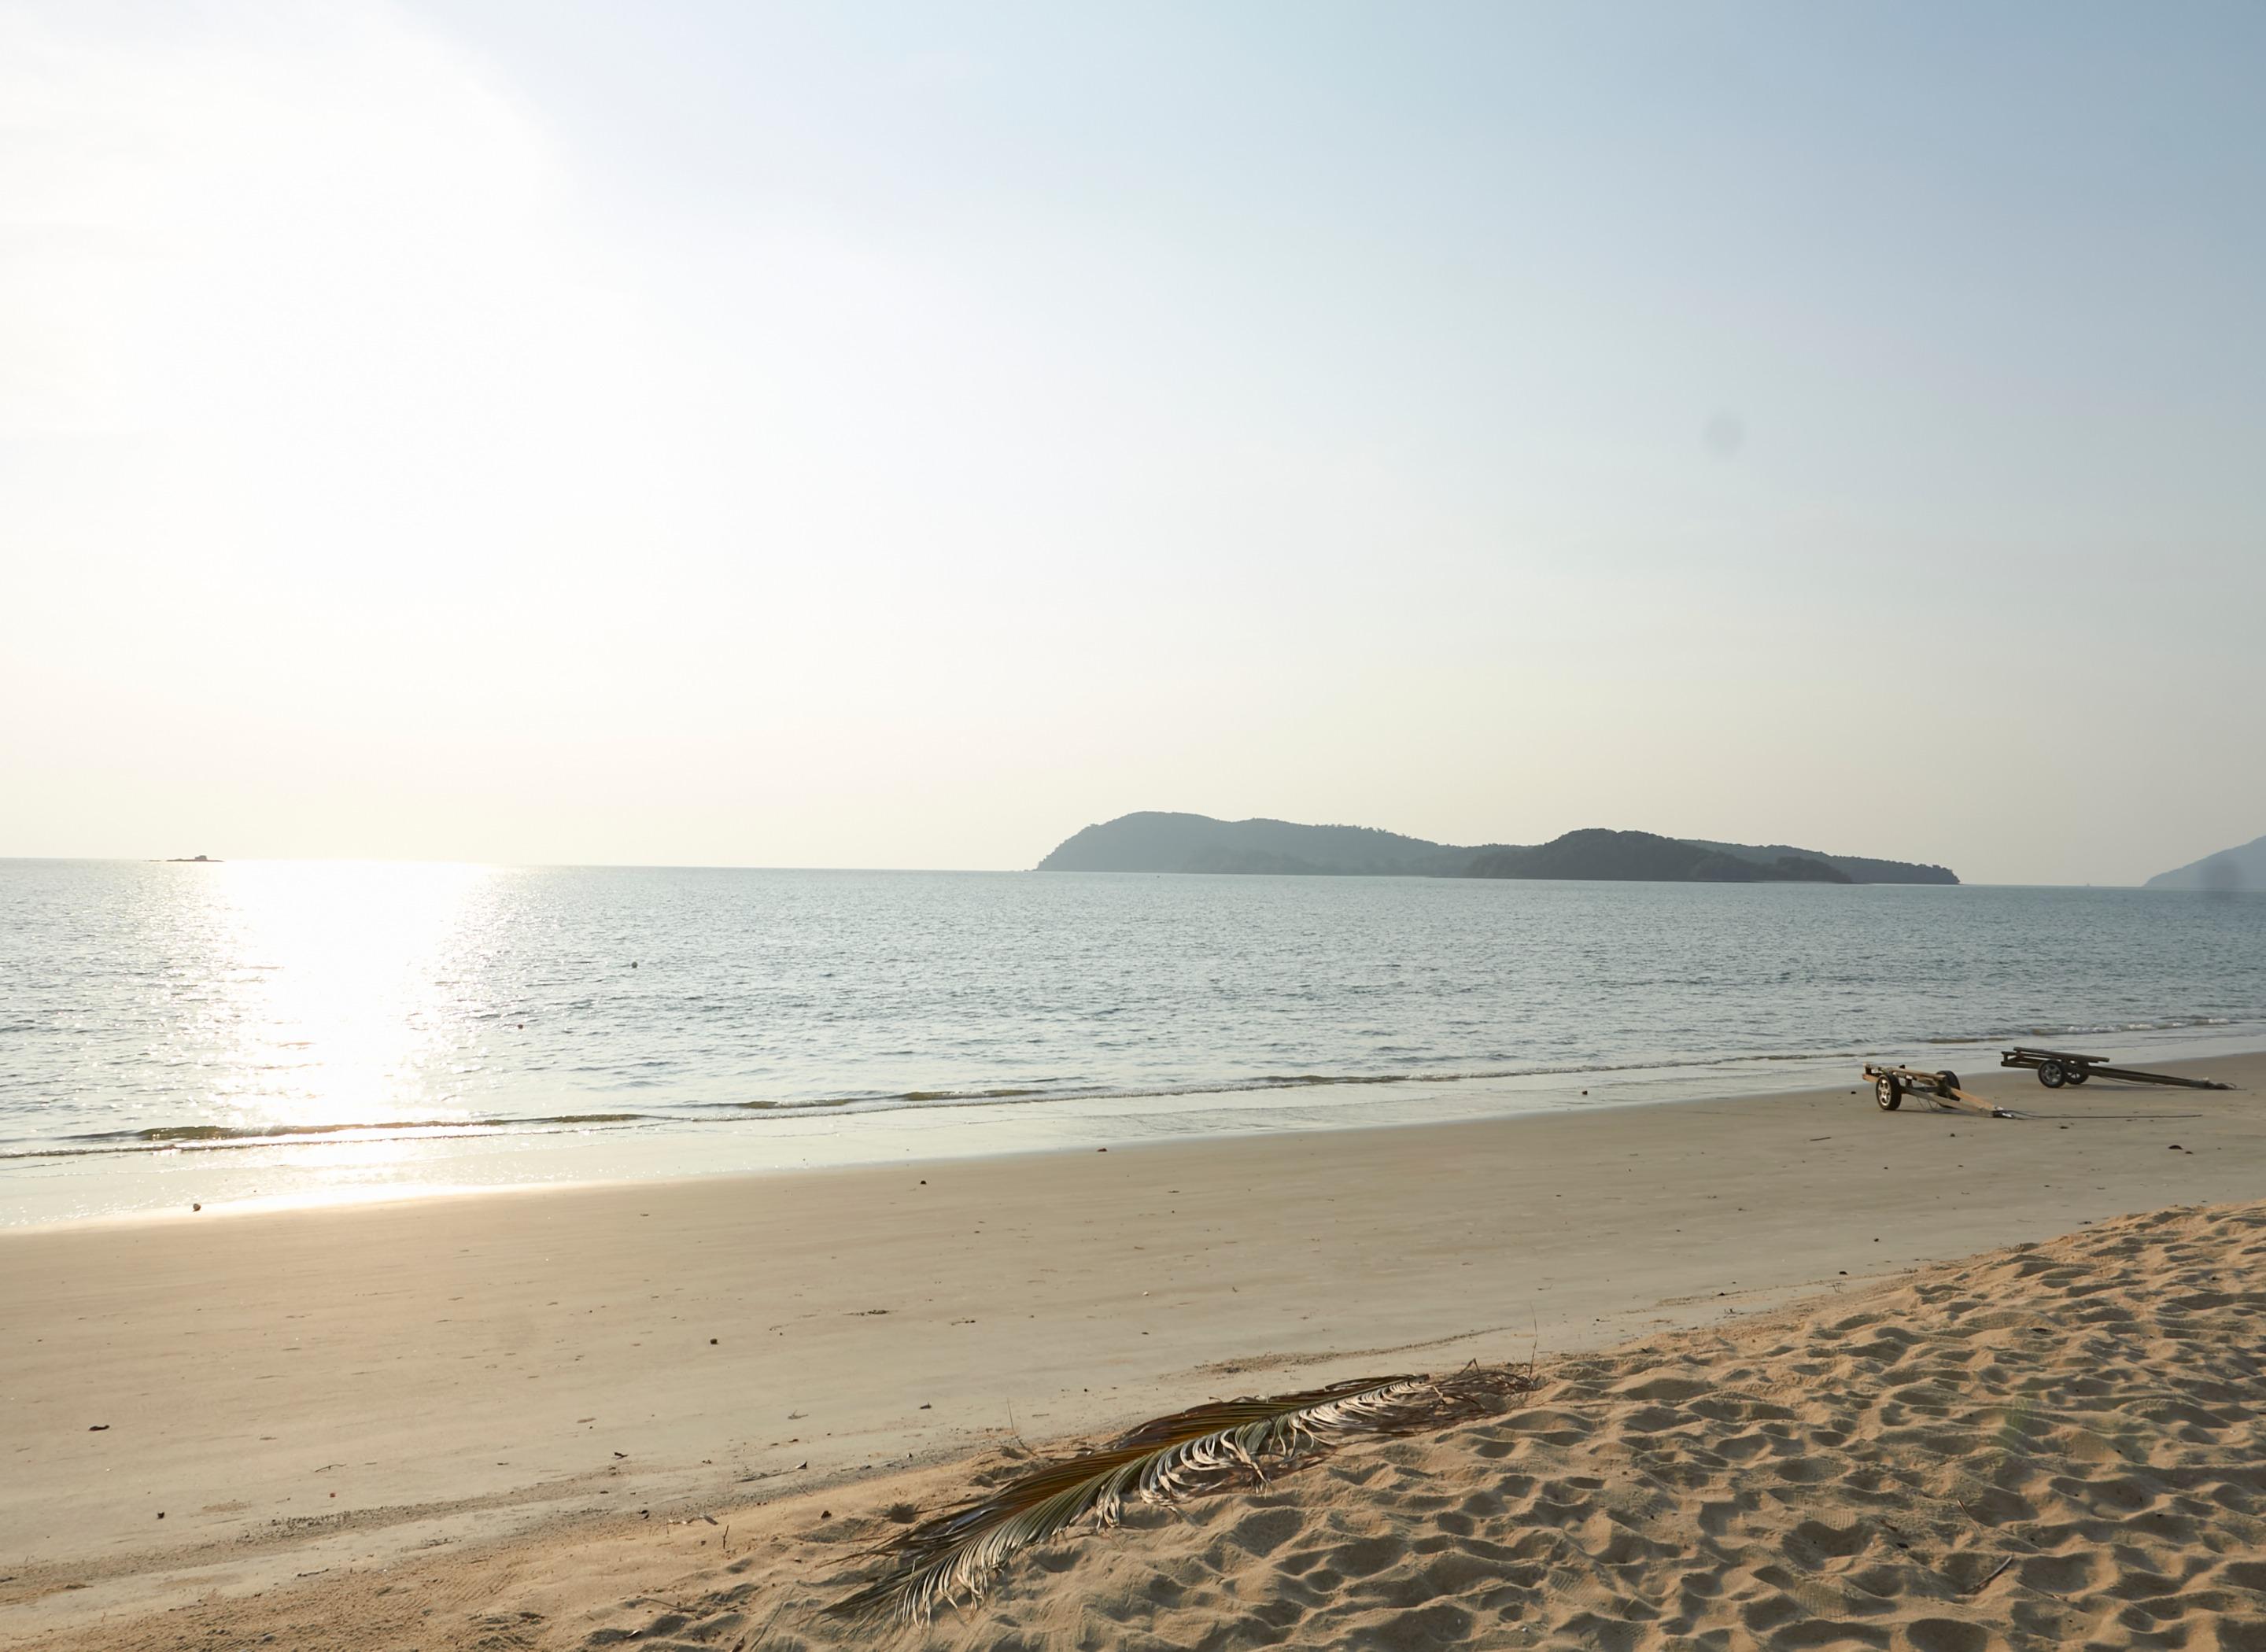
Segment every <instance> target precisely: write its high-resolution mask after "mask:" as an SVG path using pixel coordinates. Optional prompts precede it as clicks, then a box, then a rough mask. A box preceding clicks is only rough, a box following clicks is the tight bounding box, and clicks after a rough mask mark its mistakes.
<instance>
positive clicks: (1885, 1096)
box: [1865, 1061, 2022, 1119]
mask: <svg viewBox="0 0 2266 1652" xmlns="http://www.w3.org/2000/svg"><path fill="white" fill-rule="evenodd" d="M1865 1077H1867V1078H1870V1079H1871V1080H1872V1081H1873V1099H1874V1100H1875V1101H1878V1102H1879V1103H1880V1104H1881V1111H1882V1112H1883V1113H1893V1112H1895V1111H1896V1110H1897V1108H1898V1107H1902V1106H1903V1105H1904V1098H1905V1097H1906V1096H1908V1095H1917V1096H1925V1097H1926V1099H1927V1100H1930V1101H1933V1102H1934V1103H1935V1105H1936V1106H1937V1107H1938V1108H1940V1109H1941V1110H1942V1111H1944V1112H1947V1113H1961V1112H1969V1111H1972V1112H1976V1113H1981V1114H1985V1115H1988V1116H1989V1117H1992V1118H1994V1119H2018V1118H2020V1117H2021V1116H2022V1115H2021V1114H2019V1113H2010V1112H2008V1111H2007V1109H2006V1108H2005V1107H2000V1106H1999V1105H1998V1104H1997V1103H1995V1102H1991V1101H1985V1100H1984V1099H1983V1098H1982V1097H1981V1096H1979V1095H1970V1094H1968V1093H1967V1092H1966V1091H1964V1090H1963V1089H1961V1088H1960V1087H1959V1075H1958V1074H1957V1073H1955V1072H1922V1071H1920V1070H1919V1068H1917V1067H1883V1066H1882V1065H1881V1064H1878V1063H1877V1062H1870V1061H1868V1062H1867V1063H1866V1064H1865ZM1962 1104H1964V1105H1962Z"/></svg>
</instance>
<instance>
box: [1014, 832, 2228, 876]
mask: <svg viewBox="0 0 2266 1652" xmlns="http://www.w3.org/2000/svg"><path fill="white" fill-rule="evenodd" d="M1134 818H1136V817H1135V816H1133V815H1127V816H1126V819H1128V820H1132V819H1134ZM1076 841H1077V839H1075V838H1073V839H1071V842H1073V843H1074V842H1076ZM1067 847H1069V844H1064V848H1067ZM1056 852H1057V853H1059V852H1060V851H1056ZM2140 887H2141V888H2144V889H2207V890H2209V891H2210V892H2211V893H2212V894H2214V895H2233V894H2236V893H2238V892H2240V891H2241V890H2244V889H2266V837H2257V838H2253V839H2252V840H2251V841H2250V842H2248V843H2247V844H2240V845H2238V846H2237V847H2235V848H2233V849H2222V850H2220V851H2219V852H2218V853H2217V854H2215V855H2205V856H2204V858H2203V859H2200V860H2195V861H2190V862H2189V864H2187V865H2186V866H2178V867H2175V868H2174V869H2173V870H2172V871H2169V872H2159V873H2158V874H2156V875H2155V876H2154V877H2153V878H2151V879H2149V880H2148V881H2146V882H2145V883H2144V884H2142V885H2141V886H2140Z"/></svg>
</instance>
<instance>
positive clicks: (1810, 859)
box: [1038, 810, 1959, 883]
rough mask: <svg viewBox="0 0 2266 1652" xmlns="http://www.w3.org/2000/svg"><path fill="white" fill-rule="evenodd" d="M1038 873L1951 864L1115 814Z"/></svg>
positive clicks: (1607, 871)
mask: <svg viewBox="0 0 2266 1652" xmlns="http://www.w3.org/2000/svg"><path fill="white" fill-rule="evenodd" d="M1038 869H1039V870H1040V871H1041V872H1244V873H1252V872H1258V873H1280V874H1301V875H1306V876H1315V877H1417V878H1569V879H1570V878H1588V879H1597V880H1599V881H1612V882H1645V883H1956V882H1958V881H1959V879H1958V876H1957V874H1955V873H1953V872H1952V871H1951V869H1950V868H1949V867H1948V866H1921V865H1917V864H1915V863H1913V862H1911V861H1907V860H1878V859H1873V858H1871V857H1870V856H1866V855H1829V854H1826V853H1824V852H1822V851H1819V850H1816V849H1796V848H1793V847H1791V846H1790V845H1788V844H1719V843H1708V842H1703V841H1698V840H1694V839H1689V838H1682V837H1660V836H1658V835H1656V834H1655V833H1652V832H1638V831H1609V830H1604V829H1602V828H1597V827H1591V828H1589V829H1587V830H1582V831H1570V832H1568V833H1567V834H1566V835H1565V836H1563V837H1553V838H1552V839H1551V840H1550V841H1549V842H1548V843H1546V844H1532V845H1522V844H1478V845H1476V846H1473V847H1469V848H1464V847H1458V846H1457V845H1455V844H1436V843H1428V842H1427V841H1425V840H1424V839H1423V838H1422V837H1402V836H1401V835H1400V833H1398V832H1388V831H1379V830H1377V829H1376V828H1375V827H1372V826H1301V825H1298V824H1297V823H1295V822H1290V821H1281V820H1237V821H1226V820H1214V819H1212V818H1211V817H1210V815H1173V814H1163V813H1159V812H1156V811H1153V810H1152V811H1144V812H1143V813H1141V814H1137V815H1119V816H1118V817H1117V818H1116V819H1115V820H1113V821H1106V822H1103V823H1102V824H1100V825H1099V826H1089V827H1087V828H1086V829H1085V830H1084V831H1081V832H1078V833H1077V834H1075V835H1073V836H1072V837H1070V838H1068V839H1066V840H1065V841H1064V843H1063V844H1061V845H1060V846H1059V847H1058V848H1056V850H1055V851H1054V852H1053V853H1051V854H1049V856H1048V857H1047V858H1046V859H1043V860H1042V861H1040V862H1039V866H1038Z"/></svg>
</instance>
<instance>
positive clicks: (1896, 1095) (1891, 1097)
mask: <svg viewBox="0 0 2266 1652" xmlns="http://www.w3.org/2000/svg"><path fill="white" fill-rule="evenodd" d="M1873 1099H1874V1100H1875V1101H1878V1102H1879V1103H1880V1104H1881V1111H1882V1112H1883V1113H1893V1112H1895V1111H1896V1110H1897V1108H1898V1107H1902V1106H1903V1105H1904V1091H1903V1090H1902V1089H1901V1088H1900V1087H1899V1086H1898V1085H1897V1081H1896V1080H1895V1079H1893V1078H1889V1077H1887V1076H1886V1075H1883V1076H1882V1077H1881V1078H1878V1079H1876V1080H1875V1081H1874V1084H1873Z"/></svg>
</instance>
